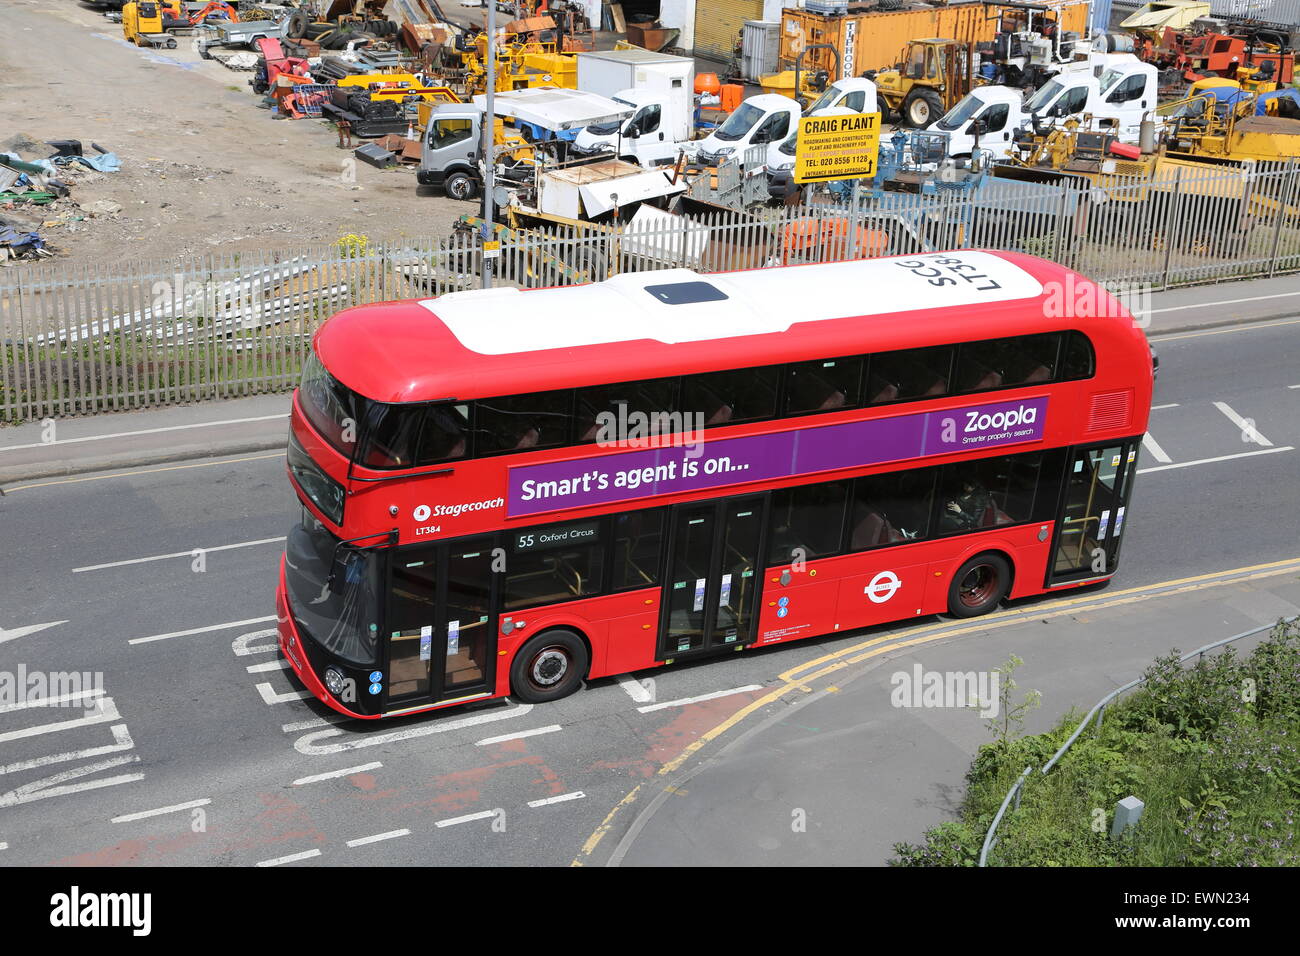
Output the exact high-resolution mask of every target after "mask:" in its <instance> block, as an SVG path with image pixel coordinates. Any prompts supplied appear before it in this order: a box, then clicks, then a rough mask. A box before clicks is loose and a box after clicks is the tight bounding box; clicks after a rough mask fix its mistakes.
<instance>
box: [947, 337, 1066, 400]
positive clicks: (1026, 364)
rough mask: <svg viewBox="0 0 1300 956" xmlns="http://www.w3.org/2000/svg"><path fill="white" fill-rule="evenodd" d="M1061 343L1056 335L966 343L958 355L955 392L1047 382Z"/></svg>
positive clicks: (1051, 374) (1052, 372)
mask: <svg viewBox="0 0 1300 956" xmlns="http://www.w3.org/2000/svg"><path fill="white" fill-rule="evenodd" d="M1060 343H1061V333H1059V332H1048V333H1045V334H1043V335H1023V336H1017V337H1014V338H1006V339H987V340H985V341H983V342H967V343H965V344H963V345H962V347H961V350H960V352H959V353H958V355H957V390H958V391H959V392H982V391H986V390H988V389H991V388H1001V387H1003V386H1007V385H1032V384H1036V383H1039V382H1050V381H1051V380H1052V378H1053V377H1054V375H1055V371H1056V362H1057V351H1058V350H1059V348H1060Z"/></svg>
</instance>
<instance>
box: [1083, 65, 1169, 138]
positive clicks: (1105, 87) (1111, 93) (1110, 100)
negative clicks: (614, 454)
mask: <svg viewBox="0 0 1300 956" xmlns="http://www.w3.org/2000/svg"><path fill="white" fill-rule="evenodd" d="M1099 83H1100V86H1101V90H1100V93H1101V104H1100V105H1099V106H1098V107H1097V110H1096V112H1095V113H1094V114H1093V116H1094V117H1095V118H1096V119H1099V120H1117V121H1118V123H1117V126H1118V128H1117V130H1116V132H1117V133H1118V134H1119V137H1120V139H1122V140H1124V141H1125V142H1130V143H1136V142H1137V140H1138V135H1139V133H1140V131H1141V129H1142V120H1143V119H1144V118H1145V117H1146V116H1147V114H1148V113H1150V114H1154V113H1155V109H1156V92H1157V88H1158V75H1157V71H1156V68H1155V66H1154V65H1153V64H1151V63H1119V64H1116V65H1115V66H1112V67H1110V68H1109V69H1107V70H1106V71H1105V72H1104V73H1102V75H1101V79H1100V80H1099Z"/></svg>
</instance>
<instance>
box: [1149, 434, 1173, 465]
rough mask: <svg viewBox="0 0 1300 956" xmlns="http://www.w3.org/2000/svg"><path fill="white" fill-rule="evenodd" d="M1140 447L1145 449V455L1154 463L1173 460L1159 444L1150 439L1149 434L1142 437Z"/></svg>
mask: <svg viewBox="0 0 1300 956" xmlns="http://www.w3.org/2000/svg"><path fill="white" fill-rule="evenodd" d="M1142 447H1143V448H1145V449H1146V450H1147V453H1148V454H1149V455H1150V456H1151V457H1152V458H1154V459H1155V460H1156V461H1163V462H1171V461H1173V459H1172V458H1170V457H1169V456H1168V455H1167V454H1166V453H1165V450H1164V449H1163V448H1161V447H1160V443H1159V442H1158V441H1156V440H1155V439H1154V438H1152V437H1151V433H1150V432H1148V433H1147V434H1145V435H1143V436H1142Z"/></svg>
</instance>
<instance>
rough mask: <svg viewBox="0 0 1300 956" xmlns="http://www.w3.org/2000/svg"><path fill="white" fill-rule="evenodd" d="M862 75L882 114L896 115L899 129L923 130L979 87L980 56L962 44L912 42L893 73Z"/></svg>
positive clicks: (934, 39)
mask: <svg viewBox="0 0 1300 956" xmlns="http://www.w3.org/2000/svg"><path fill="white" fill-rule="evenodd" d="M865 75H866V76H867V78H868V79H871V80H874V81H875V84H876V97H877V100H878V102H879V103H880V104H881V106H882V109H883V110H892V111H894V112H896V113H897V114H898V119H899V124H900V125H903V126H914V127H916V128H917V129H925V128H926V127H927V126H929V125H930V124H931V123H933V122H934V121H935V120H937V119H938V118H939V117H940V116H942V115H943V114H944V113H946V112H948V110H950V109H952V108H953V107H954V106H956V105H957V101H958V100H960V99H961V98H962V97H963V96H965V95H966V94H967V93H969V92H970V91H971V87H973V86H978V85H979V82H980V81H979V55H978V54H977V53H976V50H975V45H974V44H973V43H967V42H965V41H964V40H948V39H942V38H938V37H933V38H930V39H925V40H912V41H911V42H910V43H908V45H907V48H906V49H905V50H904V51H903V59H902V61H901V62H899V64H898V65H897V66H896V67H895V68H894V69H892V70H882V71H880V72H879V73H876V74H874V75H872V72H871V71H867V73H866V74H865Z"/></svg>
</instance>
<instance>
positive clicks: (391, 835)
mask: <svg viewBox="0 0 1300 956" xmlns="http://www.w3.org/2000/svg"><path fill="white" fill-rule="evenodd" d="M410 835H411V831H410V830H389V831H388V832H387V833H376V834H375V835H374V836H368V837H359V838H358V839H356V840H349V841H348V846H353V847H355V846H365V845H366V844H367V843H378V842H379V841H380V840H396V839H397V838H398V837H404V836H410Z"/></svg>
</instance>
